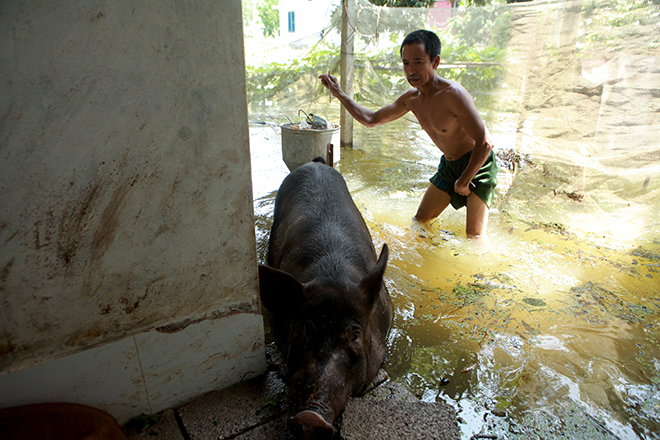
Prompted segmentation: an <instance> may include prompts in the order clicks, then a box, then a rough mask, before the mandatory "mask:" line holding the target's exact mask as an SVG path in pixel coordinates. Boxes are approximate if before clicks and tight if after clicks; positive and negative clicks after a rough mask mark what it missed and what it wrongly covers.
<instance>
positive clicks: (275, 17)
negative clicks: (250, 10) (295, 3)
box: [257, 0, 280, 37]
mask: <svg viewBox="0 0 660 440" xmlns="http://www.w3.org/2000/svg"><path fill="white" fill-rule="evenodd" d="M278 5H279V0H263V1H261V2H260V3H259V4H258V5H257V11H258V12H259V18H260V19H261V23H262V24H263V34H264V37H276V36H278V35H279V34H280V11H279V10H278V9H274V8H273V7H274V6H278Z"/></svg>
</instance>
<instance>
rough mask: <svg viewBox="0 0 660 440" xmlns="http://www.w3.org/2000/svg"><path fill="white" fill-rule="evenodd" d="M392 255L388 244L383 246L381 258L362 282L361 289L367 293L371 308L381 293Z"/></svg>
mask: <svg viewBox="0 0 660 440" xmlns="http://www.w3.org/2000/svg"><path fill="white" fill-rule="evenodd" d="M389 255H390V248H389V247H387V244H384V245H383V249H382V250H381V251H380V257H378V262H376V265H375V266H374V268H373V269H371V271H370V272H369V273H368V274H367V275H366V276H365V277H364V278H362V281H360V287H361V288H362V290H364V291H365V292H366V293H367V301H368V303H369V306H370V307H371V306H372V305H373V304H374V302H375V301H376V299H377V298H378V294H379V293H380V287H381V285H382V283H383V275H384V274H385V268H386V267H387V259H388V257H389Z"/></svg>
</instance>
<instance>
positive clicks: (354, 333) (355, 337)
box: [351, 326, 362, 342]
mask: <svg viewBox="0 0 660 440" xmlns="http://www.w3.org/2000/svg"><path fill="white" fill-rule="evenodd" d="M361 335H362V332H361V331H360V328H358V327H357V326H355V327H353V328H352V329H351V342H359V341H360V336H361Z"/></svg>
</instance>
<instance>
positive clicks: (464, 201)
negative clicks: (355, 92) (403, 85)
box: [319, 30, 497, 237]
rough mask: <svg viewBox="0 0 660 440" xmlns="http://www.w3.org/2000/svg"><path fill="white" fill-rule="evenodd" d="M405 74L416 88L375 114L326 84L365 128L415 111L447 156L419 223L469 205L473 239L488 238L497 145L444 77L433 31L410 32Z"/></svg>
mask: <svg viewBox="0 0 660 440" xmlns="http://www.w3.org/2000/svg"><path fill="white" fill-rule="evenodd" d="M400 52H401V59H402V61H403V71H404V73H405V75H406V79H407V80H408V83H410V85H411V86H412V87H413V88H412V89H410V90H407V91H406V92H404V93H403V94H402V95H401V96H399V98H397V100H396V101H394V102H393V103H392V104H389V105H386V106H385V107H383V108H381V109H380V110H378V111H372V110H369V109H367V108H365V107H362V106H361V105H359V104H357V103H356V102H355V101H353V100H351V99H350V98H349V97H348V96H347V95H346V94H345V93H344V92H343V91H342V90H341V88H340V86H339V82H338V81H337V78H335V77H334V76H332V75H330V74H323V75H321V76H319V78H320V79H321V82H322V84H323V85H324V86H325V87H327V88H328V89H329V90H330V92H331V93H332V95H333V96H334V97H336V98H337V99H339V102H341V104H342V105H343V106H344V107H345V108H346V110H347V111H348V112H349V113H350V114H351V115H352V116H353V118H355V119H356V120H357V121H358V122H360V123H361V124H363V125H365V126H367V127H376V126H378V125H382V124H385V123H387V122H391V121H394V120H395V119H398V118H400V117H402V116H403V115H405V114H406V113H408V112H409V111H412V112H413V114H414V115H415V116H416V117H417V120H418V121H419V124H420V125H421V126H422V128H423V129H424V131H426V132H427V133H428V135H429V136H430V137H431V139H432V140H433V142H434V143H435V145H436V146H437V147H438V148H439V149H440V151H442V152H443V153H444V155H443V157H442V159H441V162H440V165H439V166H438V172H437V173H436V175H435V176H433V177H432V178H431V179H430V180H431V184H430V185H429V187H428V189H427V190H426V193H425V194H424V197H423V198H422V201H421V203H420V204H419V208H418V209H417V214H415V220H417V221H419V222H427V221H429V220H432V219H434V218H435V217H437V216H438V215H440V213H442V211H444V210H445V208H446V207H447V206H449V204H450V203H451V204H452V206H453V207H454V208H455V209H459V208H461V207H463V206H467V219H466V228H465V230H466V233H467V236H468V237H485V235H486V227H487V224H488V212H489V206H490V204H491V202H492V200H493V189H494V188H495V185H496V184H497V164H496V163H495V157H494V154H493V143H492V141H491V139H490V133H489V132H488V130H487V129H486V126H485V124H484V121H483V120H482V119H481V116H480V115H479V112H478V111H477V109H476V107H475V105H474V102H473V100H472V97H471V96H470V94H469V93H468V92H467V91H466V90H465V89H464V88H463V87H462V86H461V85H460V84H458V83H457V82H455V81H450V80H446V79H443V78H440V77H439V76H438V75H437V74H436V72H435V70H436V69H437V68H438V64H439V63H440V40H439V39H438V37H437V36H436V35H435V34H434V33H433V32H430V31H425V30H418V31H415V32H412V33H410V34H409V35H408V36H406V38H405V39H404V40H403V43H402V44H401V50H400Z"/></svg>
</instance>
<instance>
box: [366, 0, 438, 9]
mask: <svg viewBox="0 0 660 440" xmlns="http://www.w3.org/2000/svg"><path fill="white" fill-rule="evenodd" d="M369 1H370V2H371V3H373V4H374V5H376V6H389V7H393V8H432V7H433V4H434V3H435V0H369Z"/></svg>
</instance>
